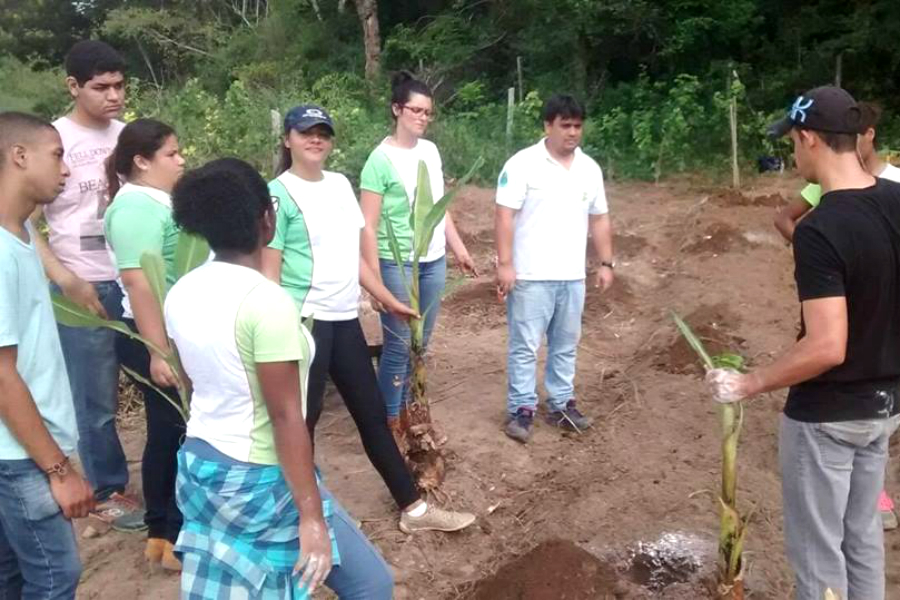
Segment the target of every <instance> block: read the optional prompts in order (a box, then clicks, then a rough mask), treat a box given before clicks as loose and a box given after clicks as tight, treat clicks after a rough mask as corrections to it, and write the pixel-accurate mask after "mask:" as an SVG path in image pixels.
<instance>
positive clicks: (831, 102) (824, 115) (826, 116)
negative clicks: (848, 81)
mask: <svg viewBox="0 0 900 600" xmlns="http://www.w3.org/2000/svg"><path fill="white" fill-rule="evenodd" d="M794 127H799V128H801V129H812V130H814V131H824V132H828V133H861V132H862V112H861V111H860V110H859V107H858V106H857V105H856V100H854V99H853V96H851V95H850V94H849V93H848V92H847V91H846V90H844V89H842V88H839V87H836V86H833V85H823V86H822V87H817V88H815V89H812V90H809V91H808V92H806V93H805V94H803V95H802V96H798V97H797V99H796V100H794V104H793V105H791V108H790V110H789V111H788V114H787V116H785V117H784V118H782V119H780V120H779V121H777V122H775V123H773V124H772V125H771V126H770V127H769V130H768V131H767V134H768V136H769V138H771V139H775V138H779V137H781V136H783V135H785V134H787V133H788V132H789V131H790V130H791V129H793V128H794Z"/></svg>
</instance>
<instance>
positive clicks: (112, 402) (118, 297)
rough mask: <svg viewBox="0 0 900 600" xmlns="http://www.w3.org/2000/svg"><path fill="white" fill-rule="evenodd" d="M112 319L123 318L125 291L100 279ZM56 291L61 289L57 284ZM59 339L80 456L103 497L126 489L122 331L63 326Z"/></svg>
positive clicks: (99, 286) (99, 290) (97, 285)
mask: <svg viewBox="0 0 900 600" xmlns="http://www.w3.org/2000/svg"><path fill="white" fill-rule="evenodd" d="M94 287H95V288H96V289H97V295H98V296H99V298H100V301H101V302H102V303H103V306H104V307H105V308H106V312H107V314H108V315H109V318H110V319H121V317H122V290H121V289H120V288H119V286H118V284H117V283H116V282H115V281H103V282H99V283H95V284H94ZM53 289H54V291H57V292H58V291H59V289H58V288H56V287H55V286H53ZM59 341H60V344H61V345H62V350H63V357H65V360H66V371H67V373H68V375H69V383H70V385H71V386H72V400H73V402H74V404H75V419H76V420H77V422H78V438H79V441H78V458H79V459H80V460H81V465H82V467H83V468H84V474H85V477H86V478H87V480H88V481H89V482H90V484H91V486H93V488H94V491H95V494H96V497H97V499H98V500H105V499H106V498H107V497H108V496H109V495H110V494H112V493H113V492H122V491H124V490H125V486H126V485H127V484H128V463H127V462H126V461H125V453H124V452H123V451H122V444H121V443H120V442H119V435H118V433H116V409H117V407H118V403H119V361H118V360H117V359H116V332H114V331H112V330H111V329H105V328H102V327H66V326H65V325H60V326H59Z"/></svg>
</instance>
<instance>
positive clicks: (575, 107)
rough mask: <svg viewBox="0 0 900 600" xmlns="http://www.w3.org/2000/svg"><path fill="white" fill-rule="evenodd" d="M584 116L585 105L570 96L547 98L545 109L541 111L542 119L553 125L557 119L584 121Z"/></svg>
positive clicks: (555, 95) (560, 95)
mask: <svg viewBox="0 0 900 600" xmlns="http://www.w3.org/2000/svg"><path fill="white" fill-rule="evenodd" d="M584 115H585V110H584V105H583V104H582V103H581V102H579V101H578V100H577V99H576V98H575V97H574V96H569V95H568V94H553V95H552V96H550V97H549V98H547V101H546V102H544V108H542V109H541V118H542V119H543V120H544V123H552V122H553V121H555V120H556V118H557V117H561V118H563V119H579V120H581V121H583V120H584Z"/></svg>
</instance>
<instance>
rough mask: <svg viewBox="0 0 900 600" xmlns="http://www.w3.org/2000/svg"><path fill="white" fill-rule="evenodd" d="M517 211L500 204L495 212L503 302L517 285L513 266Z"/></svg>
mask: <svg viewBox="0 0 900 600" xmlns="http://www.w3.org/2000/svg"><path fill="white" fill-rule="evenodd" d="M516 212H517V211H516V210H515V209H513V208H509V207H507V206H500V205H499V204H498V205H497V207H496V208H495V210H494V239H495V240H496V242H495V243H496V244H497V297H498V298H499V299H500V300H501V301H503V300H504V299H505V298H506V296H507V294H509V292H510V290H512V288H513V286H514V285H515V283H516V268H515V266H513V232H514V231H515V229H514V224H515V219H516Z"/></svg>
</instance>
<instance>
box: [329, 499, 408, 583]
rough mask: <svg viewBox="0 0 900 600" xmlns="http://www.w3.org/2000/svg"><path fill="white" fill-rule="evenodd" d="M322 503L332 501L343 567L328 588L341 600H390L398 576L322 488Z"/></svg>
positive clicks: (331, 575)
mask: <svg viewBox="0 0 900 600" xmlns="http://www.w3.org/2000/svg"><path fill="white" fill-rule="evenodd" d="M319 494H321V496H322V499H323V500H325V499H327V500H331V506H332V509H333V511H334V515H333V518H332V521H331V523H332V526H333V527H334V538H335V541H336V542H337V546H338V552H340V554H341V564H340V565H338V566H336V567H334V568H333V569H331V573H329V574H328V577H327V578H326V579H325V585H326V586H327V587H329V588H330V589H331V591H333V592H334V593H335V594H337V597H338V598H340V600H390V599H391V598H393V597H394V576H393V574H392V573H391V570H390V568H389V567H388V566H387V563H385V562H384V559H383V558H382V557H381V554H380V553H379V552H378V549H377V548H375V546H373V545H372V542H370V541H369V538H367V537H366V534H364V533H363V532H362V531H360V529H359V527H357V526H356V521H355V520H354V519H353V518H352V517H351V516H350V515H348V514H347V511H346V510H344V507H342V506H341V505H340V503H339V502H338V501H337V500H336V499H335V497H334V496H333V495H332V494H331V492H329V491H328V489H327V488H326V487H325V486H323V485H320V486H319Z"/></svg>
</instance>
